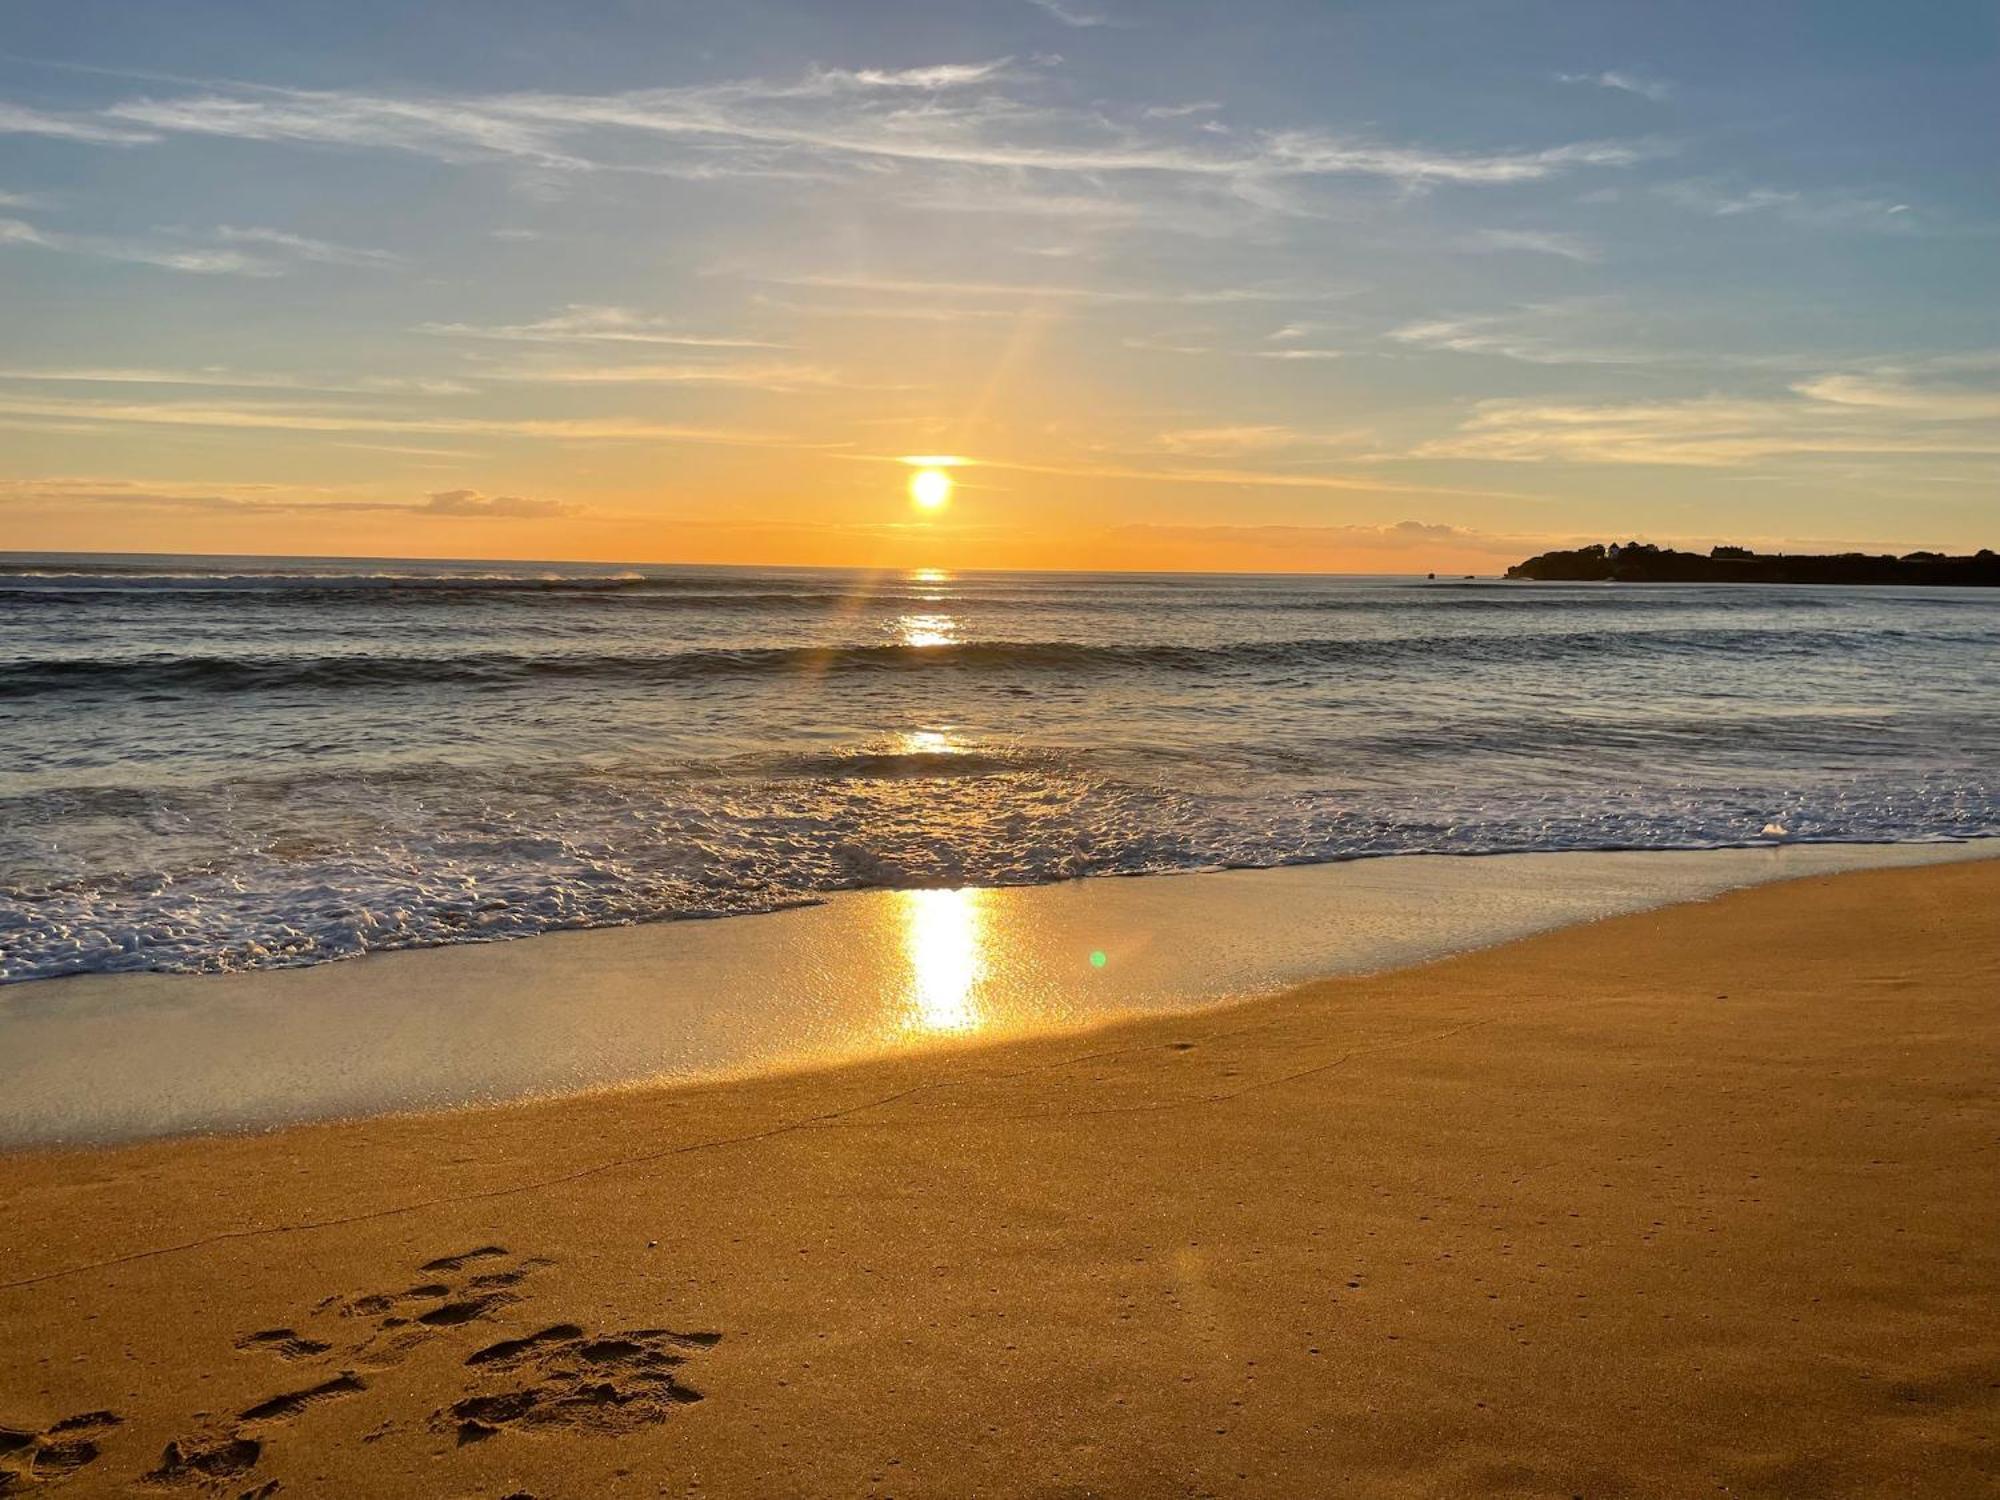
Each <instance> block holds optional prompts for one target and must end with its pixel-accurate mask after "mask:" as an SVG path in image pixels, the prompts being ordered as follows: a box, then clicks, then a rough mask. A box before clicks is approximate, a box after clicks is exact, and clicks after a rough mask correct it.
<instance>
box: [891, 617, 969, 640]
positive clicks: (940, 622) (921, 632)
mask: <svg viewBox="0 0 2000 1500" xmlns="http://www.w3.org/2000/svg"><path fill="white" fill-rule="evenodd" d="M896 634H897V635H898V636H899V637H900V638H901V640H902V643H903V644H904V645H905V646H949V645H950V644H952V642H954V641H956V640H957V639H958V621H956V620H954V619H953V618H952V617H951V616H950V615H904V616H903V617H902V618H901V619H900V620H898V621H897V622H896Z"/></svg>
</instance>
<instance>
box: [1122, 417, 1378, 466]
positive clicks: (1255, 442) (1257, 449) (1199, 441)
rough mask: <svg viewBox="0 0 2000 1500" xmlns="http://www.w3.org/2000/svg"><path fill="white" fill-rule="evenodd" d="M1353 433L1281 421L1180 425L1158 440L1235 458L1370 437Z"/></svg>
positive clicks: (1191, 452)
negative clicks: (1308, 428) (1300, 427)
mask: <svg viewBox="0 0 2000 1500" xmlns="http://www.w3.org/2000/svg"><path fill="white" fill-rule="evenodd" d="M1368 437H1369V434H1367V433H1365V432H1361V431H1354V432H1301V431H1299V430H1298V429H1297V428H1293V427H1287V426H1285V425H1283V424H1282V423H1276V422H1263V423H1245V424H1241V425H1237V426H1229V427H1177V428H1174V429H1171V430H1170V431H1167V432H1162V433H1160V434H1159V435H1158V437H1157V438H1155V440H1154V441H1155V442H1156V443H1158V445H1159V446H1160V447H1161V448H1162V449H1164V450H1165V451H1166V452H1168V453H1171V454H1176V455H1187V456H1192V457H1196V458H1234V457H1238V456H1240V455H1242V454H1246V453H1278V452H1284V451H1287V450H1296V449H1305V448H1317V449H1327V448H1346V449H1351V448H1353V447H1355V446H1356V445H1357V444H1360V443H1364V442H1366V441H1367V440H1368Z"/></svg>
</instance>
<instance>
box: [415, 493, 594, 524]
mask: <svg viewBox="0 0 2000 1500" xmlns="http://www.w3.org/2000/svg"><path fill="white" fill-rule="evenodd" d="M408 508H409V509H410V510H413V511H415V512H417V513H418V514H421V515H427V516H475V517H485V518H489V519H492V518H504V519H508V520H530V519H536V518H539V517H542V516H567V515H574V514H575V513H576V511H577V510H578V509H579V508H580V507H578V506H576V505H573V504H571V503H569V502H568V501H565V500H530V499H526V498H524V497H522V496H520V495H482V494H480V493H479V491H478V490H433V491H432V492H431V493H430V494H429V495H428V496H426V497H425V499H424V500H423V502H422V503H421V504H418V505H413V506H410V507H408Z"/></svg>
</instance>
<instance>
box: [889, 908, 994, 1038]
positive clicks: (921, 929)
mask: <svg viewBox="0 0 2000 1500" xmlns="http://www.w3.org/2000/svg"><path fill="white" fill-rule="evenodd" d="M987 894H988V893H987V892H985V891H980V890H964V891H899V892H897V893H896V900H897V902H898V904H899V905H900V906H901V908H902V918H903V954H904V957H905V959H906V960H907V961H908V964H909V1002H910V1015H909V1021H908V1025H909V1028H910V1029H911V1030H913V1031H925V1032H954V1033H960V1034H963V1033H965V1032H969V1031H977V1030H978V1029H979V1028H980V1026H981V1025H983V1024H984V1022H985V1016H984V1014H983V1013H982V1011H981V1008H980V1005H979V990H980V987H981V983H982V982H983V981H984V979H985V978H986V972H987V952H986V945H987V937H986V913H985V910H984V901H985V898H986V896H987Z"/></svg>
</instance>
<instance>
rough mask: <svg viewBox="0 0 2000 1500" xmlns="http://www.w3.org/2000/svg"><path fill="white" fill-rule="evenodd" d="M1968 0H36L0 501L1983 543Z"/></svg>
mask: <svg viewBox="0 0 2000 1500" xmlns="http://www.w3.org/2000/svg"><path fill="white" fill-rule="evenodd" d="M1995 17H1996V12H1995V9H1994V7H1992V6H1990V5H1986V4H1928V5H1917V6H1911V7H1899V8H1891V7H1886V6H1880V5H1860V4H1833V3H1820V4H1812V5H1788V4H1776V3H1771V4H1765V3H1760V4H1754V5H1747V6H1746V5H1740V4H1739V5H1700V4H1676V5H1672V6H1662V5H1618V4H1519V3H1515V4H1499V3H1464V0H1459V3H1421V0H1419V3H1407V0H1406V3H1398V4H1367V5H1343V4H1328V3H1320V4H1300V3H1289V4H1280V3H1259V0H1246V3H1240V4H1236V5H1231V6H1228V7H1216V6H1197V5H1184V4H1156V3H1155V4H1144V5H1141V4H1137V3H1131V0H1125V3H1113V0H1103V3H1101V4H1098V3H1091V4H1085V3H1083V0H982V3H978V4H970V3H966V4H955V3H937V0H930V3H922V4H916V3H911V4H887V3H866V4H863V3H854V4H838V5H836V4H819V5H802V4H775V3H748V4H731V5H726V6H717V5H701V6H694V5H675V4H663V3H640V0H627V3H622V4H604V3H597V4H564V5H554V4H522V3H511V4H494V3H486V4H478V5H473V4H460V3H437V4H421V5H418V4H386V3H373V4H350V5H343V6H337V7H336V6H313V7H302V6H269V5H262V6H252V5H244V4H219V3H207V4H200V3H195V4H189V3H176V4H174V5H170V6H168V5H160V4H157V3H153V4H111V3H101V0H82V3H77V0H70V3H67V4H46V3H40V0H26V3H16V4H15V5H13V6H11V7H9V9H8V11H7V13H6V15H5V17H4V19H0V54H4V55H0V139H4V141H5V156H4V160H3V161H0V298H4V306H5V310H6V320H7V326H8V329H9V337H8V339H7V344H6V348H5V350H4V354H0V364H4V370H0V433H3V434H4V446H0V453H3V454H4V458H0V536H4V540H0V545H5V546H18V547H44V546H46V547H75V546H85V545H93V546H130V547H134V548H167V549H171V550H232V551H292V552H341V551H356V552H385V551H393V552H410V553H425V554H458V555H482V556H500V555H514V556H524V555H532V556H583V557H631V558H663V559H665V558H675V557H682V558H689V559H706V560H780V561H852V562H878V563H889V564H904V563H910V564H946V565H960V566H968V565H980V564H992V565H1011V564H1038V563H1047V564H1052V565H1066V566H1092V565H1112V566H1220V567H1273V566H1327V567H1367V568H1378V567H1379V568H1385V569H1401V568H1409V567H1422V566H1425V565H1426V564H1427V563H1430V562H1433V561H1436V560H1444V561H1443V565H1445V566H1451V567H1456V566H1459V565H1460V563H1461V562H1462V563H1464V564H1465V565H1466V566H1468V567H1470V566H1473V565H1475V564H1477V563H1480V562H1484V561H1492V560H1502V559H1505V558H1506V557H1507V556H1508V555H1509V554H1512V553H1515V552H1518V551H1519V550H1521V548H1523V547H1524V546H1528V545H1539V544H1541V543H1543V542H1547V541H1557V540H1568V539H1571V538H1582V537H1591V536H1611V535H1618V536H1623V535H1644V536H1650V537H1654V538H1657V539H1661V540H1679V541H1691V542H1698V541H1708V540H1715V539H1721V538H1731V539H1749V540H1753V541H1762V542H1766V543H1772V544H1784V545H1827V544H1834V543H1858V544H1865V545H1871V546H1876V545H1881V546H1898V547H1901V546H1916V545H1940V546H1953V547H1966V546H1977V545H1984V544H1992V543H1994V541H1995V538H1996V536H2000V524H1997V523H2000V500H1996V493H1995V477H1996V472H2000V466H1996V459H2000V326H1996V325H2000V315H1996V311H1995V310H1996V308H2000V297H1997V296H1996V291H2000V287H1996V281H2000V276H1996V272H1995V266H1996V265H2000V253H1996V252H2000V238H1996V229H2000V205H1996V202H1995V196H1996V195H1995V186H1994V184H1995V173H1994V158H1995V150H1994V142H1995V139H1996V124H2000V120H1997V119H1996V115H2000V110H1996V106H1995V104H1994V100H1995V99H1996V98H2000V65H1997V64H1996V39H1995V32H1996V19H1995ZM910 455H949V456H951V457H954V458H956V459H958V460H961V461H960V462H958V463H956V464H954V465H952V466H951V470H952V473H953V474H954V476H955V477H956V478H957V479H958V481H959V490H958V495H957V498H956V499H955V500H954V502H953V503H952V505H951V506H950V507H949V508H948V509H947V510H946V511H944V512H941V513H939V514H937V515H925V516H916V515H913V514H912V513H911V512H910V509H909V507H908V505H907V503H906V502H905V501H904V499H903V495H902V483H903V480H904V478H905V477H906V475H907V466H906V465H905V464H903V463H902V460H903V459H904V458H906V457H908V456H910Z"/></svg>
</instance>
